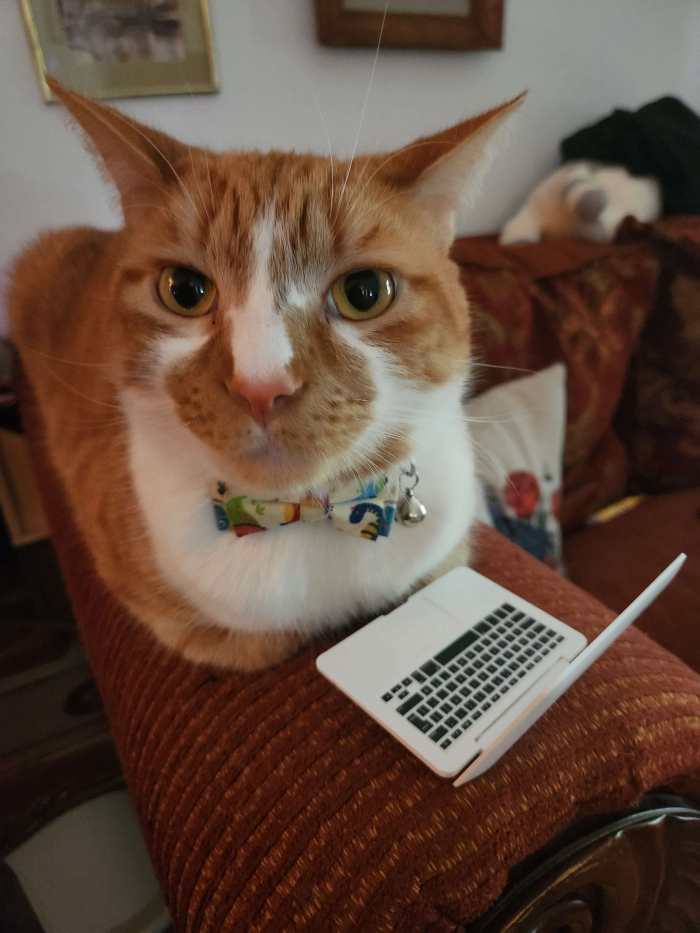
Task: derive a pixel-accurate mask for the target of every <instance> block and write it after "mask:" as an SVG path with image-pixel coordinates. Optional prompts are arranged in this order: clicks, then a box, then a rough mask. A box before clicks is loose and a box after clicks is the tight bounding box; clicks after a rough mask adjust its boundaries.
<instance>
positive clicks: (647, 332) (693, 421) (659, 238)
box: [616, 217, 700, 492]
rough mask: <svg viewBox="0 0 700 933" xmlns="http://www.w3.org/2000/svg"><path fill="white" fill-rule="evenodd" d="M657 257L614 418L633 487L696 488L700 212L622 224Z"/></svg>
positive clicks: (699, 469) (699, 461) (699, 478)
mask: <svg viewBox="0 0 700 933" xmlns="http://www.w3.org/2000/svg"><path fill="white" fill-rule="evenodd" d="M624 234H625V235H627V236H628V237H629V238H630V239H634V238H640V237H642V238H646V239H647V240H650V241H651V242H652V243H653V245H654V248H655V249H656V251H657V255H658V256H659V259H660V262H661V274H660V276H659V286H658V289H657V292H656V298H655V301H654V307H653V310H652V312H651V315H650V316H649V320H648V322H647V325H646V327H645V328H644V330H643V332H642V335H641V337H640V339H639V345H638V347H637V350H636V352H635V354H634V357H633V358H632V363H631V366H630V375H629V379H628V382H627V386H626V389H625V394H624V396H623V399H622V402H621V405H620V410H619V412H618V415H617V418H616V427H617V429H618V432H619V434H620V436H621V437H622V439H623V440H624V442H625V445H626V447H627V450H628V453H629V461H630V481H631V485H632V488H633V489H634V490H642V491H644V492H663V491H668V490H673V489H682V488H685V487H689V486H700V217H669V218H667V219H665V220H663V221H661V222H660V223H658V224H655V225H654V226H653V227H646V226H642V225H639V224H637V225H633V224H631V223H630V222H629V221H628V222H627V229H626V231H624Z"/></svg>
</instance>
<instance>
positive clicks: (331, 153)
mask: <svg viewBox="0 0 700 933" xmlns="http://www.w3.org/2000/svg"><path fill="white" fill-rule="evenodd" d="M303 80H304V84H305V85H306V89H307V90H308V92H309V94H310V95H311V97H312V99H313V102H314V104H315V105H316V110H318V115H319V117H320V118H321V123H322V124H323V130H324V132H325V134H326V143H327V145H328V158H329V160H330V163H331V203H330V207H329V209H328V213H329V214H332V213H333V197H334V194H335V172H334V171H333V149H332V148H331V137H330V133H329V132H328V124H327V123H326V118H325V117H324V115H323V111H322V110H321V105H320V104H319V102H318V98H317V97H316V95H315V94H314V92H313V89H312V87H311V85H310V84H309V82H308V81H307V80H306V78H304V79H303Z"/></svg>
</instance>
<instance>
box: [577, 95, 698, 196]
mask: <svg viewBox="0 0 700 933" xmlns="http://www.w3.org/2000/svg"><path fill="white" fill-rule="evenodd" d="M561 152H562V157H563V158H564V161H565V162H570V161H572V160H573V159H591V160H593V161H595V162H605V163H607V164H612V165H624V166H625V168H626V169H627V170H628V171H629V172H630V173H631V174H632V175H641V176H648V175H651V176H653V177H655V178H657V179H658V180H659V182H660V184H661V192H662V196H663V212H664V214H700V117H698V115H697V114H696V113H694V112H693V111H692V110H691V109H690V108H689V107H686V105H685V104H684V103H683V102H682V101H680V100H678V99H677V98H675V97H662V98H660V99H659V100H655V101H653V102H652V103H650V104H645V106H644V107H641V108H640V109H639V110H637V111H636V112H635V113H632V112H631V111H629V110H614V111H613V112H612V113H611V114H610V116H608V117H605V119H603V120H601V121H600V122H599V123H595V124H594V125H593V126H587V127H585V128H584V129H582V130H579V131H578V132H577V133H574V135H573V136H569V137H568V139H565V140H564V141H563V142H562V144H561Z"/></svg>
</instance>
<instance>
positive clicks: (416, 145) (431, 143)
mask: <svg viewBox="0 0 700 933" xmlns="http://www.w3.org/2000/svg"><path fill="white" fill-rule="evenodd" d="M434 145H435V141H434V140H426V141H425V142H419V143H413V144H412V145H410V146H405V147H404V148H403V149H399V150H398V151H397V152H392V153H391V155H389V156H387V158H386V159H384V161H383V162H381V163H380V164H379V165H378V166H377V168H376V169H375V170H374V171H373V172H372V174H371V175H370V176H369V178H368V179H367V181H366V182H365V184H364V185H363V186H362V189H361V190H360V191H359V192H357V194H355V191H356V190H357V186H358V185H359V182H360V179H361V178H362V176H363V175H364V173H365V169H366V168H367V166H368V165H369V160H367V161H366V162H365V164H364V166H363V167H362V171H361V172H360V174H359V175H358V176H357V179H356V180H355V189H354V190H353V194H355V198H354V200H353V201H352V202H351V203H350V206H349V207H348V211H347V213H346V220H347V219H349V218H350V216H351V215H352V213H353V211H354V210H355V209H356V207H357V206H358V204H359V203H360V199H361V197H362V195H363V194H364V192H365V190H366V188H367V186H368V185H369V184H370V183H371V181H372V179H373V178H374V177H375V175H377V173H378V172H380V171H381V170H382V169H383V168H384V166H385V165H386V164H387V163H388V162H391V160H392V159H395V158H396V157H397V156H399V155H404V154H405V153H407V152H410V151H411V150H412V149H419V148H420V147H421V146H434ZM445 145H446V146H447V145H448V143H445ZM398 194H400V192H395V193H394V194H392V195H391V196H390V197H389V198H386V199H384V200H382V201H381V202H380V204H385V203H386V202H387V201H391V200H392V199H393V198H395V197H397V196H398Z"/></svg>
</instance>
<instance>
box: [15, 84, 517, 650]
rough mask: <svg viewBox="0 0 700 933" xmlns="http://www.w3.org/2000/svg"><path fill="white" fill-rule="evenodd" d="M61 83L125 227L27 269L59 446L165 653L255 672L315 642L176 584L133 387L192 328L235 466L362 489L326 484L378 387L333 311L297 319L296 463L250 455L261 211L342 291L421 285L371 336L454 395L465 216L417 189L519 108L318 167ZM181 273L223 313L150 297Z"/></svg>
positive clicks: (51, 250)
mask: <svg viewBox="0 0 700 933" xmlns="http://www.w3.org/2000/svg"><path fill="white" fill-rule="evenodd" d="M52 87H53V89H54V91H55V93H56V94H57V96H58V97H59V98H60V99H61V100H62V101H63V103H64V104H65V105H66V107H67V108H68V109H69V111H70V112H71V113H72V115H73V117H74V118H75V119H76V120H77V121H78V122H79V123H80V124H81V126H82V128H83V129H84V131H85V133H86V134H87V136H88V138H89V145H90V147H91V148H92V149H93V150H94V151H95V152H96V154H97V155H98V156H99V158H100V160H101V162H102V163H103V165H104V166H106V169H107V172H108V173H109V176H110V177H111V179H112V180H113V181H114V182H115V183H116V186H117V188H118V190H119V193H120V196H121V201H122V206H123V211H124V217H125V226H124V227H123V228H122V229H121V230H119V231H117V232H114V233H107V232H102V231H98V230H95V229H90V228H82V227H80V228H74V229H69V230H63V231H57V232H52V233H48V234H46V235H44V236H42V237H40V238H39V239H38V240H37V241H36V242H35V243H34V245H33V246H32V247H31V248H30V249H28V250H27V251H26V252H25V253H24V254H23V255H22V256H21V258H20V259H19V261H18V262H17V265H16V268H15V271H14V276H13V285H12V288H11V296H10V307H11V320H12V328H13V333H14V337H15V340H16V343H17V346H18V348H19V351H20V353H21V356H22V360H23V363H24V366H25V369H26V372H27V374H28V377H29V380H30V382H31V385H32V387H33V390H34V392H35V394H36V397H37V399H38V402H39V406H40V409H41V412H42V415H43V419H44V422H45V426H46V441H47V447H48V452H49V454H50V457H51V459H52V461H53V463H54V464H55V465H56V467H57V468H58V470H59V473H60V475H61V478H62V480H63V483H64V485H65V488H66V491H67V493H68V496H69V499H70V502H71V505H72V508H73V511H74V514H75V517H76V520H77V523H78V526H79V528H80V529H81V531H82V533H83V535H84V537H85V539H86V542H87V544H88V546H89V549H90V551H91V553H92V555H93V557H94V559H95V563H96V567H97V570H98V572H99V574H100V575H101V576H102V577H103V579H104V580H105V581H106V582H107V584H108V585H109V586H110V588H111V589H112V590H113V591H114V593H115V594H116V595H117V596H118V597H119V598H120V599H122V601H123V602H124V603H125V604H126V605H127V606H128V607H129V608H130V609H131V610H132V611H133V612H134V614H135V615H136V616H137V617H138V618H139V619H141V621H142V622H144V623H145V624H146V625H147V626H149V628H150V629H151V630H152V631H153V633H154V634H155V635H156V637H157V638H158V639H159V640H160V641H162V642H163V643H165V644H166V645H168V646H170V647H172V648H174V649H175V650H177V651H179V652H181V653H182V654H183V655H184V656H185V657H187V658H189V659H191V660H193V661H196V662H206V663H212V664H216V665H219V666H233V667H238V668H248V669H252V668H257V667H264V666H267V665H269V664H273V663H276V662H277V661H279V660H281V659H282V658H284V657H286V656H287V655H289V654H290V653H292V652H294V651H295V650H296V649H297V648H298V646H299V645H300V643H301V635H300V634H298V633H296V632H284V631H282V632H252V631H251V632H244V631H236V630H226V629H222V628H221V627H218V626H216V625H213V624H211V621H210V620H209V619H208V618H207V617H206V616H205V615H204V614H203V613H202V612H201V611H200V610H199V609H198V607H197V606H195V605H192V604H190V602H189V601H187V600H185V599H184V598H183V597H182V596H181V595H179V594H178V593H176V592H175V591H174V590H173V589H172V587H170V586H168V585H167V583H166V582H165V581H164V580H163V578H162V575H161V574H160V572H159V570H158V567H157V565H156V563H155V561H154V558H153V553H152V549H151V545H150V541H149V536H148V532H147V529H146V526H145V524H144V521H143V516H142V513H141V509H140V507H139V505H138V502H137V500H136V498H135V494H134V489H133V484H132V480H131V476H130V471H129V465H128V457H127V434H126V429H125V422H124V417H123V412H122V407H121V404H120V392H121V391H123V390H124V389H125V388H129V389H132V390H134V391H136V392H138V391H140V389H141V387H147V386H148V385H149V379H150V378H151V375H152V368H153V366H154V359H153V351H152V347H153V345H154V341H155V340H157V339H158V338H159V337H164V336H166V337H167V336H168V335H175V334H181V333H182V332H183V329H186V332H187V333H189V334H191V335H193V337H196V338H202V339H203V340H204V342H203V344H202V345H201V347H200V348H199V349H197V350H196V352H194V353H193V354H192V355H191V356H190V357H189V358H187V359H185V360H183V363H182V365H180V366H173V368H172V369H171V371H170V372H169V375H168V378H167V381H166V388H167V392H168V394H169V396H170V399H171V400H172V404H173V405H174V407H175V410H176V412H177V415H178V417H179V418H180V419H181V421H182V422H183V423H184V424H186V425H187V426H188V428H189V430H190V431H192V432H193V433H194V434H195V435H196V436H197V437H198V438H199V439H200V440H201V441H202V442H203V443H204V444H206V445H207V446H208V447H209V448H210V449H211V451H212V455H213V457H214V458H215V460H216V462H218V463H220V464H221V465H222V469H224V468H225V467H226V465H227V464H230V463H231V462H233V461H235V467H236V473H237V475H238V476H239V477H241V478H243V479H244V480H245V481H247V482H249V483H250V484H251V485H253V486H255V487H256V488H262V489H269V490H270V491H276V490H280V489H283V490H288V489H295V490H303V489H304V488H307V487H308V486H310V485H311V484H312V483H317V482H318V481H319V477H321V478H322V479H323V480H331V479H333V480H334V481H339V480H340V481H347V479H348V478H351V476H352V473H347V472H345V473H344V472H343V471H342V470H340V471H336V473H335V474H334V475H333V476H332V477H331V476H325V475H324V474H323V471H324V469H325V467H324V464H326V463H327V462H331V461H334V458H337V457H338V456H339V455H340V454H341V453H342V451H343V450H345V449H347V447H348V445H349V444H350V443H351V442H352V440H353V439H354V438H356V437H357V436H358V435H359V433H360V432H361V430H362V428H363V425H364V424H365V423H366V420H367V417H368V411H369V410H370V409H371V405H372V401H373V397H374V389H373V386H372V383H371V380H370V379H369V374H368V372H367V371H366V365H365V363H364V362H363V359H362V358H361V356H359V355H355V356H353V355H352V354H351V353H348V352H345V353H340V352H338V349H337V347H336V346H334V344H333V341H332V339H331V337H330V335H329V331H328V328H327V326H325V325H324V323H323V321H322V320H321V318H320V317H319V315H313V316H311V317H310V318H309V317H305V318H302V317H301V316H299V317H298V318H297V319H295V320H294V321H293V322H292V323H291V324H290V329H289V338H290V341H291V344H292V346H293V348H294V357H293V362H292V364H291V369H292V371H291V375H292V376H293V378H294V380H295V383H296V384H298V385H300V386H302V387H303V391H302V392H300V397H299V399H295V401H294V403H293V404H292V405H290V406H289V409H288V410H287V411H285V414H284V416H283V417H280V418H278V419H276V420H275V421H274V422H273V424H272V425H271V426H270V429H269V430H270V433H271V435H272V436H273V437H274V442H275V444H277V445H278V446H279V447H280V448H281V449H283V450H284V451H285V454H286V456H285V458H284V460H283V461H280V460H279V458H277V459H276V458H272V457H268V458H266V457H265V456H264V455H261V454H260V453H259V452H258V451H257V450H256V449H253V448H250V447H249V440H248V438H249V434H250V410H249V407H248V405H247V403H246V402H245V399H243V398H241V397H240V396H237V395H236V393H235V392H232V391H231V390H230V388H228V387H227V386H229V385H230V380H231V378H232V377H233V374H234V372H235V365H236V361H235V360H234V359H233V356H232V351H231V340H230V339H229V336H230V329H231V327H232V322H231V317H230V314H229V313H228V312H227V310H226V309H228V308H230V307H233V306H236V304H237V303H240V302H242V301H244V300H245V298H246V295H247V293H248V291H249V289H250V287H251V281H250V276H251V254H252V251H253V243H252V239H251V238H252V235H253V234H252V231H253V229H254V226H255V222H256V218H259V217H260V215H261V212H262V211H264V210H267V209H270V208H271V207H273V208H274V214H275V217H276V219H277V221H278V222H281V223H282V224H283V225H284V227H285V228H286V230H287V231H288V242H287V249H288V253H287V254H286V255H287V256H288V255H289V254H291V255H293V256H294V257H296V258H295V262H296V263H297V265H298V267H299V268H300V269H302V270H303V269H314V270H315V271H316V273H317V274H318V275H319V276H324V275H325V276H326V277H327V278H328V284H329V285H330V282H331V281H332V280H333V278H334V277H335V276H336V275H337V274H338V273H337V271H336V270H337V268H338V263H339V264H340V266H339V267H340V268H341V271H342V270H348V269H353V268H357V267H358V265H359V266H360V267H365V266H372V265H379V266H381V267H382V268H387V269H390V270H394V269H396V270H399V271H400V272H401V273H402V274H404V275H405V277H406V279H407V281H408V283H409V288H410V301H408V303H407V304H406V303H405V304H404V306H402V307H399V306H398V305H397V311H396V313H395V314H387V315H385V316H382V317H379V318H377V319H376V320H374V321H371V322H363V323H362V324H361V325H360V326H361V327H362V328H364V329H365V331H366V332H367V333H368V335H369V336H368V339H370V340H371V342H372V344H373V345H374V346H377V347H380V348H383V349H386V350H388V351H390V353H391V354H392V355H393V356H394V357H396V358H397V359H398V360H399V361H400V364H401V365H402V367H403V368H404V370H405V371H406V372H407V373H408V374H409V375H410V377H411V378H412V379H414V380H416V381H418V382H422V383H425V384H441V383H443V382H445V381H446V380H448V379H450V378H454V375H455V373H457V372H459V371H460V370H459V368H460V367H463V366H464V361H465V359H466V357H467V356H468V352H469V317H468V311H467V303H466V299H465V296H464V293H463V290H462V287H461V285H460V283H459V279H458V275H457V269H456V266H455V265H454V264H453V263H452V262H451V261H450V260H449V258H448V249H449V245H450V243H451V239H452V231H451V229H450V227H449V223H446V222H445V220H444V213H445V212H444V210H443V209H442V206H441V205H440V204H438V203H437V201H436V203H435V204H433V202H432V201H431V200H430V198H429V197H426V198H425V199H421V198H420V197H418V196H416V194H415V186H416V184H417V182H419V181H420V180H421V179H422V178H423V177H424V176H425V175H426V173H429V172H430V171H431V169H432V168H433V166H435V165H439V163H440V160H441V159H442V157H443V156H444V155H445V154H449V153H450V152H452V151H453V150H454V149H455V147H458V146H459V145H461V144H462V143H463V142H464V141H465V140H468V139H469V138H470V137H472V136H473V135H474V134H475V133H476V132H477V131H479V130H481V129H483V128H484V127H485V126H488V125H489V124H491V123H493V122H497V121H499V120H500V119H501V118H502V117H503V116H504V115H505V114H506V113H507V112H508V111H509V110H510V109H513V107H514V106H517V102H516V103H515V104H509V105H504V106H503V107H502V108H498V109H497V110H495V111H492V112H490V113H488V114H485V115H482V116H481V117H478V118H475V119H473V120H468V121H465V122H464V123H462V124H459V125H458V126H456V127H454V128H452V129H451V130H448V131H446V132H445V133H441V134H437V135H436V136H434V137H432V138H430V139H428V140H422V141H420V142H419V143H418V144H416V146H415V147H413V148H411V147H409V148H407V149H406V150H404V151H399V152H398V153H395V154H393V155H391V156H386V155H382V156H372V157H366V158H362V159H359V158H358V159H356V160H355V161H354V163H353V164H352V166H351V167H350V168H348V164H347V163H343V162H336V163H335V164H334V165H332V164H331V163H330V162H329V160H328V159H325V158H321V157H316V156H310V155H294V154H285V153H278V152H272V153H269V154H266V155H263V154H260V153H255V152H254V153H246V154H242V153H229V154H215V153H212V152H205V151H204V150H201V149H190V148H189V147H186V146H183V145H181V144H179V143H177V142H176V141H175V140H172V139H170V138H169V137H167V136H165V134H162V133H158V132H156V131H154V130H151V129H148V128H146V127H143V126H140V125H139V124H137V123H136V122H135V121H133V120H131V119H129V118H127V117H125V116H123V115H122V114H120V113H118V112H117V111H113V110H111V109H110V108H106V107H103V106H101V105H98V104H96V103H94V102H92V101H88V100H87V99H85V98H82V97H81V96H80V95H77V94H75V93H73V92H70V91H67V90H66V89H64V88H62V87H61V86H60V85H58V84H56V83H55V82H53V84H52ZM346 173H347V178H346ZM344 181H345V182H346V184H345V185H344ZM343 188H345V191H344V198H343V201H342V203H339V202H340V192H341V189H343ZM409 191H410V195H409ZM331 198H333V205H332V206H331ZM438 200H439V199H438ZM285 262H288V260H285V259H284V257H283V256H282V255H279V256H278V255H277V254H276V253H273V255H272V266H271V267H272V273H271V285H272V288H273V290H274V292H275V294H276V295H278V296H281V295H282V293H283V291H284V283H285V275H287V274H288V273H289V267H288V265H285ZM168 263H179V264H183V265H187V266H191V267H194V268H196V269H199V270H201V271H203V272H204V273H205V274H206V275H207V276H209V277H210V278H211V279H212V281H214V282H215V283H216V287H217V290H218V295H219V297H218V309H217V310H215V311H214V313H213V314H210V315H208V316H207V317H205V318H201V319H182V318H178V317H177V316H175V315H173V314H171V313H169V312H167V311H166V310H165V309H163V308H161V307H159V306H158V304H157V300H153V301H152V302H151V304H150V305H149V304H148V299H149V296H150V294H151V292H153V289H154V285H153V283H154V281H155V279H156V278H157V275H158V273H159V270H160V269H161V268H162V267H163V266H164V265H166V264H168ZM408 453H409V448H408V446H407V443H406V440H405V439H404V438H402V437H401V436H400V435H397V436H392V437H387V438H386V439H385V440H384V441H383V443H382V444H381V446H380V447H379V448H378V449H377V451H376V453H375V455H374V457H373V463H370V464H367V465H365V467H364V468H363V469H364V470H365V471H366V472H367V473H371V472H372V471H374V472H379V471H381V469H382V466H383V465H384V464H385V463H387V462H390V463H397V462H399V461H400V460H401V459H402V458H404V457H405V456H407V454H408ZM372 468H373V470H372ZM367 546H371V545H367Z"/></svg>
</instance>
